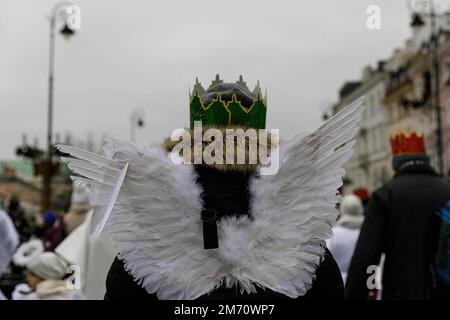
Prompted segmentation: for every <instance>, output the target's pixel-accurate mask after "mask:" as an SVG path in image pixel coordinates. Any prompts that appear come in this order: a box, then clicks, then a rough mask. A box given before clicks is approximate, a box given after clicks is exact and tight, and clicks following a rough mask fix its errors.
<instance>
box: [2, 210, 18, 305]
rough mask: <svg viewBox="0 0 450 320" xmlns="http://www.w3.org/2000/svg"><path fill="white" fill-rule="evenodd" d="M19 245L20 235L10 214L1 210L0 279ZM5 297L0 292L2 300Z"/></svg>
mask: <svg viewBox="0 0 450 320" xmlns="http://www.w3.org/2000/svg"><path fill="white" fill-rule="evenodd" d="M18 245H19V234H18V233H17V231H16V228H15V227H14V224H13V222H12V220H11V218H10V217H9V216H8V214H7V213H6V212H5V211H3V210H0V278H1V277H2V275H3V273H4V272H5V270H6V268H7V267H8V265H9V263H10V262H11V259H12V256H13V253H14V251H15V250H16V248H17V246H18ZM4 299H5V296H4V295H3V293H2V291H1V290H0V300H4Z"/></svg>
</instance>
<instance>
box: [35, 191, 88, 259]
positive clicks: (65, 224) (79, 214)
mask: <svg viewBox="0 0 450 320" xmlns="http://www.w3.org/2000/svg"><path fill="white" fill-rule="evenodd" d="M90 209H91V206H90V205H89V193H88V190H87V187H86V186H83V185H81V184H75V183H74V184H73V191H72V197H71V204H70V208H69V211H68V212H67V213H66V214H64V215H63V216H58V217H56V219H55V222H54V223H53V226H52V227H51V228H50V229H49V230H48V231H47V232H46V234H45V236H44V239H43V240H44V246H45V250H47V251H54V250H55V248H56V247H57V246H58V245H59V244H60V243H61V242H62V241H63V240H64V239H65V238H66V237H67V236H68V235H69V234H70V233H71V232H72V231H73V230H75V229H76V228H77V227H78V226H80V225H81V224H82V223H83V222H84V221H85V220H86V215H87V213H88V212H89V210H90Z"/></svg>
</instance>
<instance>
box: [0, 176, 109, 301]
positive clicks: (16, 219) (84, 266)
mask: <svg viewBox="0 0 450 320" xmlns="http://www.w3.org/2000/svg"><path fill="white" fill-rule="evenodd" d="M5 209H6V210H4V209H0V279H1V281H0V284H1V285H0V299H13V300H80V299H86V298H91V299H100V298H102V295H104V291H105V289H104V285H103V286H102V284H101V282H102V281H103V282H104V281H105V278H106V271H107V268H109V264H110V263H111V259H112V257H113V256H114V253H113V251H112V249H111V248H110V247H109V246H108V245H107V243H106V244H104V242H105V241H106V240H104V239H100V240H97V241H90V239H89V232H87V230H88V225H89V221H90V216H91V214H92V211H91V206H90V205H89V198H88V192H87V189H86V188H85V187H84V186H81V185H75V184H74V185H73V191H72V196H71V205H70V208H69V210H68V211H67V212H65V213H63V214H57V213H54V212H52V211H48V212H46V213H45V214H40V213H37V214H34V215H32V216H31V217H28V216H27V215H26V214H25V211H24V209H23V208H22V206H21V205H20V200H19V198H18V197H17V196H13V197H12V198H11V200H10V201H9V204H8V206H7V207H6V208H5ZM93 243H94V245H93ZM99 246H100V247H101V250H97V249H96V247H99ZM89 247H92V248H91V249H92V250H91V251H92V252H89ZM98 251H101V252H100V254H99V252H98ZM89 254H90V256H88V255H89ZM93 254H99V257H98V258H97V259H96V261H95V262H94V261H91V262H90V265H89V264H88V261H87V260H88V258H89V257H91V256H92V255H93ZM102 255H103V256H106V258H105V259H106V260H107V261H106V263H105V262H104V261H103V260H102ZM109 256H111V258H110V260H109V261H108V257H109ZM99 263H100V264H101V263H103V264H106V267H103V269H102V268H101V267H99V266H98V265H99ZM73 266H76V267H77V268H78V269H77V268H73ZM88 266H89V267H90V268H91V271H93V272H97V271H99V272H100V273H101V274H102V273H103V274H104V276H103V277H102V276H100V277H96V276H97V275H96V276H94V275H92V272H91V273H88V272H87V270H88ZM99 268H100V269H101V270H98V269H99ZM104 269H106V271H105V270H104ZM79 270H81V275H76V274H74V272H79ZM88 276H89V277H90V278H92V279H93V280H92V281H90V283H92V285H93V286H94V287H93V286H89V285H88V281H87V277H88ZM80 277H81V278H80ZM77 279H81V280H78V282H79V283H74V281H76V280H77ZM99 282H100V283H99Z"/></svg>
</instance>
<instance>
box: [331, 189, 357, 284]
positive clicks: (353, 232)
mask: <svg viewBox="0 0 450 320" xmlns="http://www.w3.org/2000/svg"><path fill="white" fill-rule="evenodd" d="M340 212H341V215H340V217H339V220H338V221H337V224H336V226H335V227H334V228H333V236H332V237H331V238H330V239H329V240H328V242H327V243H328V249H330V251H331V253H332V254H333V257H334V259H335V260H336V262H337V264H338V266H339V269H340V270H341V275H342V279H343V280H344V282H345V280H346V279H347V271H348V267H349V265H350V261H351V259H352V255H353V251H354V250H355V245H356V241H357V240H358V237H359V231H360V229H361V225H362V223H363V221H364V216H363V212H364V208H363V204H362V201H361V199H360V198H359V197H357V196H355V195H353V194H349V195H345V196H343V197H342V202H341V205H340Z"/></svg>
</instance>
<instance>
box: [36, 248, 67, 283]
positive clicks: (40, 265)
mask: <svg viewBox="0 0 450 320" xmlns="http://www.w3.org/2000/svg"><path fill="white" fill-rule="evenodd" d="M68 266H69V264H68V263H67V261H66V260H64V259H63V258H62V257H61V256H59V255H57V254H55V253H53V252H44V253H41V254H40V255H39V256H37V257H36V258H35V259H33V260H32V261H31V262H30V263H29V264H28V265H27V269H28V271H30V272H32V273H33V274H35V275H36V276H38V277H40V278H42V279H44V280H61V279H63V278H64V276H65V275H66V273H67V267H68Z"/></svg>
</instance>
